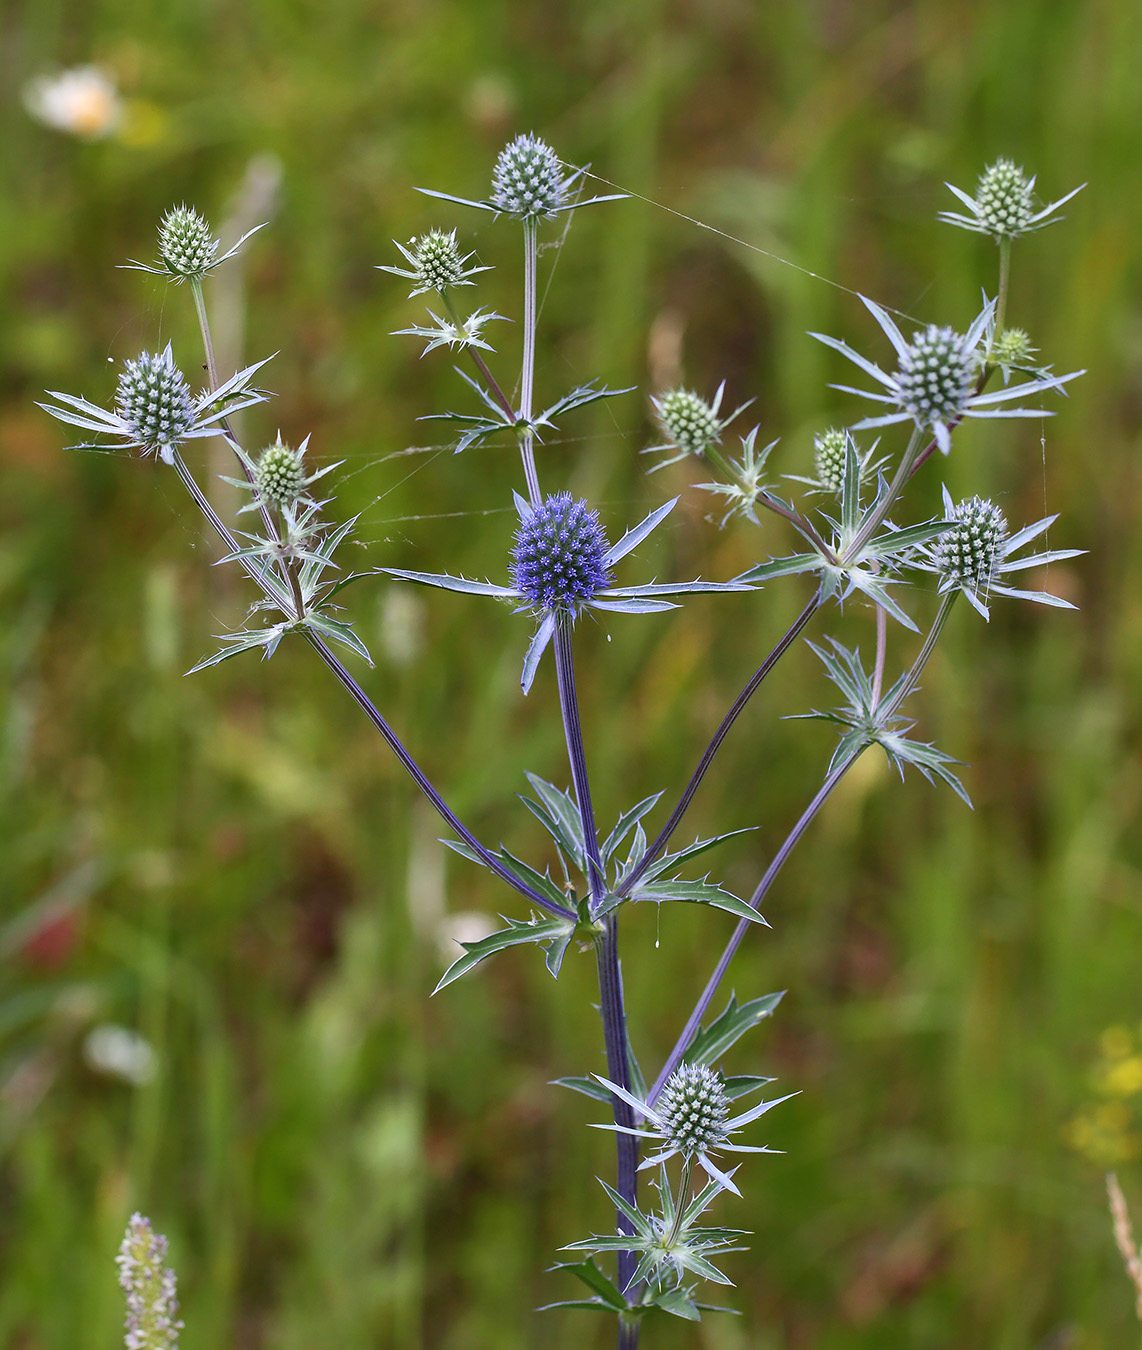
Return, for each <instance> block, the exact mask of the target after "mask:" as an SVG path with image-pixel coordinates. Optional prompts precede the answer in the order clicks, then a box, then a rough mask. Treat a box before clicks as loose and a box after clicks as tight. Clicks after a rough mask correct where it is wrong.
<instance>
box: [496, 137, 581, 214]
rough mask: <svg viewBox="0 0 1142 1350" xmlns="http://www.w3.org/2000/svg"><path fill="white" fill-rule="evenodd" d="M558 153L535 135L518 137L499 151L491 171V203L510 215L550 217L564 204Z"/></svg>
mask: <svg viewBox="0 0 1142 1350" xmlns="http://www.w3.org/2000/svg"><path fill="white" fill-rule="evenodd" d="M565 195H566V185H565V183H564V179H563V166H562V165H561V164H560V163H559V156H558V155H557V154H556V153H555V151H554V150H552V148H551V146H549V145H548V144H547V142H546V141H542V140H540V139H539V137H538V136H532V135H527V136H517V137H516V138H515V140H514V141H512V142H511V143H510V144H508V145H506V146H505V147H504V149H503V150H501V151H500V156H499V158H498V159H497V160H496V167H495V170H494V172H493V174H492V204H493V205H494V206H495V207H496V208H497V209H498V210H500V211H504V212H506V213H507V214H508V215H513V216H551V215H554V213H555V212H556V211H558V210H559V209H560V207H562V206H563V204H564V197H565Z"/></svg>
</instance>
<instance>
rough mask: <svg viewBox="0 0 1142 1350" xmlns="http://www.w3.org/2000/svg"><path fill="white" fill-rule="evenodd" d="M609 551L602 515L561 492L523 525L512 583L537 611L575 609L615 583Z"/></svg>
mask: <svg viewBox="0 0 1142 1350" xmlns="http://www.w3.org/2000/svg"><path fill="white" fill-rule="evenodd" d="M607 549H608V544H607V537H606V535H605V534H604V533H603V527H602V525H600V523H599V517H598V513H597V512H595V511H592V510H591V508H590V507H589V506H588V505H587V503H586V502H585V501H581V500H576V499H575V498H574V497H572V496H571V494H570V493H569V492H556V493H554V494H553V495H552V496H550V497H546V498H545V499H544V500H543V501H542V502H541V503H540V504H539V505H538V506H537V507H536V508H535V509H534V510H533V511H531V512H530V513H529V514H528V515H527V516H526V517H525V518H524V520H523V521H522V522H521V524H520V527H519V530H518V531H517V533H516V539H515V548H514V549H513V551H512V563H511V577H512V581H513V583H514V584H515V587H516V589H517V590H518V591H519V593H520V595H521V596H522V597H523V598H524V600H526V601H527V603H528V604H529V605H530V606H532V607H533V608H534V609H541V610H549V611H552V610H565V611H570V612H571V613H575V612H577V611H578V609H579V607H580V606H581V605H583V604H584V603H586V601H588V600H590V599H591V598H592V597H593V596H595V595H597V594H598V593H599V592H600V591H601V590H604V589H605V588H606V587H607V586H608V585H609V584H610V581H611V574H610V570H609V568H608V566H607V562H606V553H607Z"/></svg>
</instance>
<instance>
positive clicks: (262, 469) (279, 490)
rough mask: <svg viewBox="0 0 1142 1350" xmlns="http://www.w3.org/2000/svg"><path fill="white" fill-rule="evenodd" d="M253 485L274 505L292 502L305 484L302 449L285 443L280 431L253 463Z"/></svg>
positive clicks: (265, 499)
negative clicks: (296, 448) (271, 443)
mask: <svg viewBox="0 0 1142 1350" xmlns="http://www.w3.org/2000/svg"><path fill="white" fill-rule="evenodd" d="M254 487H255V488H256V489H257V492H258V496H259V497H261V498H262V499H263V500H264V501H267V502H272V503H273V504H274V505H275V506H280V507H287V506H292V505H293V504H294V503H295V502H296V501H297V499H298V498H299V497H300V496H301V494H302V490H303V489H304V487H305V468H304V465H303V463H302V457H301V451H300V450H295V449H294V448H293V446H291V445H286V443H285V442H284V441H283V440H282V438H281V434H280V433H279V434H278V438H277V440H276V441H274V443H273V445H268V446H266V448H265V449H264V450H263V451H262V453H261V454H260V455H259V456H258V459H257V462H256V463H255V465H254Z"/></svg>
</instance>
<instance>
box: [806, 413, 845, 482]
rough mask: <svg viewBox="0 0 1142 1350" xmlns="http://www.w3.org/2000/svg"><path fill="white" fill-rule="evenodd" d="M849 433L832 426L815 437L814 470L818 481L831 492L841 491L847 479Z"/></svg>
mask: <svg viewBox="0 0 1142 1350" xmlns="http://www.w3.org/2000/svg"><path fill="white" fill-rule="evenodd" d="M848 445H849V433H848V432H847V431H840V430H838V429H837V428H836V427H830V428H829V429H828V431H822V432H821V434H820V435H819V436H814V437H813V471H814V472H815V473H816V475H817V482H818V483H820V485H821V486H822V487H823V488H825V489H826V490H827V491H829V492H840V490H841V488H842V487H843V486H844V481H845V456H846V454H847V453H848Z"/></svg>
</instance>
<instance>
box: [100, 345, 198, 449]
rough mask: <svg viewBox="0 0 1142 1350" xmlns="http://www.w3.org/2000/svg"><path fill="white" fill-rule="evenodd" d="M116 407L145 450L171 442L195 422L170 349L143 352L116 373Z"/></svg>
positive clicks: (188, 397)
mask: <svg viewBox="0 0 1142 1350" xmlns="http://www.w3.org/2000/svg"><path fill="white" fill-rule="evenodd" d="M115 409H116V411H117V412H118V414H119V416H120V417H121V418H122V419H123V421H124V422H125V423H126V424H127V426H128V427H129V428H130V431H131V434H132V435H133V436H134V437H135V439H136V440H137V441H138V442H139V444H140V445H141V446H142V447H143V450H144V453H146V452H148V451H150V450H157V449H159V448H161V447H162V446H167V445H174V444H175V443H176V442H178V441H179V440H181V439H182V437H183V436H184V435H185V434H186V432H187V431H189V430H190V428H191V427H192V426H193V424H194V403H193V400H192V399H191V396H190V390H189V388H188V387H187V383H186V381H185V380H184V379H183V377H182V372H181V371H180V370H179V369H178V367H177V366H176V365H175V364H174V359H173V357H172V356H171V354H170V348H169V347H168V348H167V350H166V351H164V352H162V353H161V354H160V355H158V356H155V355H153V354H152V353H151V352H142V353H141V354H140V355H139V356H137V357H136V358H135V360H133V361H128V362H127V366H126V369H125V370H124V371H123V373H122V375H120V376H119V387H118V389H117V391H116V394H115Z"/></svg>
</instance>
